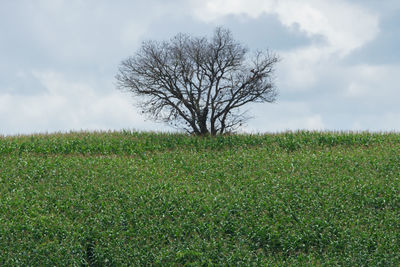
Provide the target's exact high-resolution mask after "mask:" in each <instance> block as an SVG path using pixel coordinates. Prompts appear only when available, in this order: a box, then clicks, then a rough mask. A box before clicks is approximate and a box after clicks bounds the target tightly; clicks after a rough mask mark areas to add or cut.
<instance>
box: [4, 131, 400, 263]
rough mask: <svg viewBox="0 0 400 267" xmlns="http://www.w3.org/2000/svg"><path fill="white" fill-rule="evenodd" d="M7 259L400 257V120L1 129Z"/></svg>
mask: <svg viewBox="0 0 400 267" xmlns="http://www.w3.org/2000/svg"><path fill="white" fill-rule="evenodd" d="M0 158H1V159H0V266H28V265H31V266H51V265H55V266H71V265H75V266H82V265H83V266H124V265H127V266H128V265H129V266H143V265H194V266H197V265H204V266H207V265H220V264H225V265H243V266H251V265H254V266H260V265H271V266H279V265H293V266H304V265H344V266H362V265H364V266H366V265H368V266H400V253H399V251H400V134H394V133H393V134H389V133H387V134H371V133H318V132H297V133H282V134H266V135H231V136H220V137H215V138H211V137H206V138H202V137H193V136H187V135H179V134H155V133H136V132H129V131H124V132H109V133H70V134H54V135H32V136H17V137H2V138H0Z"/></svg>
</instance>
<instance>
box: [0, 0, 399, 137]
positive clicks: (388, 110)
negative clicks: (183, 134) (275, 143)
mask: <svg viewBox="0 0 400 267" xmlns="http://www.w3.org/2000/svg"><path fill="white" fill-rule="evenodd" d="M216 26H224V27H227V28H229V29H230V30H231V31H232V34H233V36H234V38H236V39H237V40H239V41H241V42H242V43H243V44H245V45H246V46H247V47H248V48H249V49H250V50H253V49H254V50H255V49H271V50H273V51H275V52H277V53H278V54H279V55H280V57H281V59H282V60H281V62H280V63H279V64H278V66H277V73H276V76H277V79H276V84H277V86H278V90H279V97H278V100H277V102H276V103H274V104H268V103H267V104H257V105H250V106H248V108H249V110H250V115H252V116H253V117H254V119H252V120H250V121H249V122H248V125H247V126H246V127H245V128H243V129H242V130H243V131H245V132H249V133H255V132H278V131H285V130H298V129H308V130H335V131H342V130H343V131H347V130H369V131H399V130H400V105H399V103H398V102H399V100H400V49H399V48H400V1H398V0H384V1H381V0H301V1H299V0H170V1H166V0H146V1H139V0H136V1H135V0H115V1H109V0H34V1H32V0H0V33H1V34H0V122H1V124H0V134H2V135H10V134H11V135H13V134H29V133H38V132H56V131H62V132H65V131H70V130H119V129H133V130H140V131H144V130H145V131H148V130H154V131H173V130H174V129H172V128H169V127H168V126H166V125H164V124H156V123H153V122H151V121H148V120H146V119H145V117H143V116H142V115H141V114H140V113H139V112H138V110H137V109H136V108H135V106H134V105H133V103H134V99H133V98H132V97H131V96H130V95H129V94H126V93H122V92H120V91H118V90H117V89H116V88H115V78H114V76H115V74H116V73H117V69H118V65H119V63H120V62H121V60H123V59H125V58H126V57H128V56H130V55H133V54H134V52H135V51H136V50H137V49H138V47H139V46H140V44H141V42H142V41H144V40H148V39H157V40H167V39H169V38H170V37H172V36H174V35H175V34H177V33H178V32H184V33H189V34H193V35H196V36H206V35H211V34H212V32H213V30H214V28H215V27H216Z"/></svg>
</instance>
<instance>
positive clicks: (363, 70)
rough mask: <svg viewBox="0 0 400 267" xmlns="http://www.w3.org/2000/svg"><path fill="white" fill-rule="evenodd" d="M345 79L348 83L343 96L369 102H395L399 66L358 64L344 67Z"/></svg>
mask: <svg viewBox="0 0 400 267" xmlns="http://www.w3.org/2000/svg"><path fill="white" fill-rule="evenodd" d="M344 73H345V74H346V75H345V77H344V78H345V79H346V80H348V81H349V84H348V87H347V88H346V90H345V92H344V95H345V96H346V97H349V98H358V99H364V100H365V99H369V100H370V101H382V100H385V99H386V102H391V101H397V95H398V93H399V92H398V88H396V86H395V84H398V82H397V81H398V80H399V77H398V76H399V73H400V65H389V64H387V65H368V64H360V65H356V66H350V67H346V68H345V71H344Z"/></svg>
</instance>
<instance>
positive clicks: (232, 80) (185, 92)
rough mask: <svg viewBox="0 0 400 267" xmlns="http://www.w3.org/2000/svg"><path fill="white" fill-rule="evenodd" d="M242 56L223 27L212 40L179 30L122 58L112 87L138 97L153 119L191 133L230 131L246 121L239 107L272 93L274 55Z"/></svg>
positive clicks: (274, 93)
mask: <svg viewBox="0 0 400 267" xmlns="http://www.w3.org/2000/svg"><path fill="white" fill-rule="evenodd" d="M247 54H248V50H247V49H246V48H245V47H244V46H243V45H241V44H240V43H238V42H237V41H235V40H234V39H233V38H232V35H231V33H230V31H229V30H226V29H223V28H217V29H216V30H215V32H214V36H213V37H212V38H211V39H207V38H205V37H201V38H199V37H191V36H189V35H185V34H178V35H176V36H175V37H173V38H172V39H171V40H170V41H169V42H155V41H148V42H144V43H143V44H142V46H141V48H140V49H139V51H138V52H137V53H136V54H135V55H134V56H132V57H129V58H127V59H126V60H124V61H122V62H121V65H120V67H119V71H118V74H117V75H116V79H117V81H118V83H117V85H118V88H119V89H121V90H125V91H128V92H131V93H133V94H134V95H135V96H138V97H141V99H142V101H141V102H140V108H141V109H142V112H143V113H145V114H147V115H148V116H149V117H150V118H152V119H155V120H157V121H163V122H166V123H169V124H171V125H173V126H175V127H177V128H183V129H184V130H185V131H188V132H191V133H195V134H212V135H215V134H217V133H225V132H231V131H234V130H236V129H237V128H238V127H240V126H241V125H242V124H243V123H244V122H245V121H246V120H248V117H246V116H244V113H243V112H241V111H240V108H241V107H242V106H244V105H246V104H248V103H252V102H269V103H271V102H274V101H275V100H276V96H277V91H276V88H275V86H274V83H273V80H274V76H273V74H274V67H275V65H276V63H277V62H278V60H279V59H278V57H277V56H276V55H275V54H273V53H270V52H269V51H266V52H260V51H257V52H256V53H255V54H254V56H253V57H248V55H247Z"/></svg>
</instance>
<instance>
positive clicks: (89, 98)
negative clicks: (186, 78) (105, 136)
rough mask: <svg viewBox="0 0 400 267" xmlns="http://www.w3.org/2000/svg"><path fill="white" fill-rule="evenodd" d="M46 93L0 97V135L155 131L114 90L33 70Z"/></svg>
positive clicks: (157, 125)
mask: <svg viewBox="0 0 400 267" xmlns="http://www.w3.org/2000/svg"><path fill="white" fill-rule="evenodd" d="M33 75H34V76H35V77H37V79H38V80H39V81H40V82H41V83H42V84H43V86H44V87H45V88H46V90H47V91H46V92H45V93H43V94H39V95H11V94H0V120H1V121H2V128H1V132H0V134H18V133H29V132H43V131H44V129H45V130H46V131H49V132H54V131H69V130H108V129H123V128H125V129H142V130H144V129H158V130H169V128H166V127H164V126H163V125H159V124H154V123H150V122H145V121H144V118H143V117H141V116H139V115H138V113H137V110H136V109H135V108H134V107H133V106H132V99H131V98H130V97H129V96H128V95H126V94H123V93H121V92H118V91H117V90H115V89H114V88H111V89H110V90H108V91H106V90H104V91H106V92H103V93H100V92H99V91H97V90H95V89H94V88H95V87H93V86H92V85H91V84H88V83H85V82H76V81H70V80H68V79H67V78H66V77H64V75H63V74H61V73H56V72H53V71H34V72H33Z"/></svg>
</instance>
